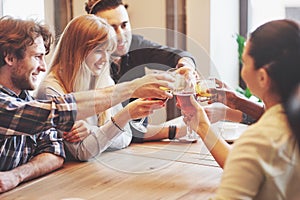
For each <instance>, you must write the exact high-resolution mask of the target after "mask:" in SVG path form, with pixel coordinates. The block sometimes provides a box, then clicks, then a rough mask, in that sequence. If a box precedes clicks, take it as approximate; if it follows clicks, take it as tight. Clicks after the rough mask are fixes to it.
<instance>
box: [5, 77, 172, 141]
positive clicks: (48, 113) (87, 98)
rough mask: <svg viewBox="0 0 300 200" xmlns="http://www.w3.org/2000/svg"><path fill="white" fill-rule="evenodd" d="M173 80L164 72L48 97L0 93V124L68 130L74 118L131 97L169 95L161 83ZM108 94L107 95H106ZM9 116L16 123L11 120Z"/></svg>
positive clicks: (29, 130) (11, 128)
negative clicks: (45, 98)
mask: <svg viewBox="0 0 300 200" xmlns="http://www.w3.org/2000/svg"><path fill="white" fill-rule="evenodd" d="M173 81H174V79H173V78H172V77H171V76H170V75H167V74H155V75H147V76H144V77H142V78H138V79H135V80H132V81H128V82H124V83H120V84H117V85H116V86H111V87H106V88H103V89H96V90H92V91H84V92H77V93H73V94H68V95H64V96H55V97H52V98H51V99H50V100H44V101H37V100H32V101H29V102H26V101H22V100H20V99H17V98H15V97H11V96H9V95H6V94H4V93H1V94H0V102H1V104H0V119H1V120H0V127H2V128H5V129H8V131H6V130H5V131H3V132H2V133H4V134H6V135H14V134H25V133H26V134H31V135H32V134H36V133H38V132H42V131H45V130H47V129H49V128H51V127H53V126H54V127H56V128H57V129H59V130H62V131H69V130H70V129H71V127H72V126H73V124H74V121H75V120H80V119H84V118H87V117H89V116H92V115H95V114H97V113H101V112H103V111H104V110H107V109H108V108H110V107H111V106H113V105H116V104H118V103H120V102H122V101H124V100H126V99H128V98H130V97H143V98H146V97H149V98H161V99H165V98H171V97H172V95H171V94H170V93H168V92H167V91H164V90H161V89H160V86H164V87H167V88H172V87H173V86H172V83H173ZM108 97H109V98H108ZM12 119H14V120H16V121H18V123H11V122H12Z"/></svg>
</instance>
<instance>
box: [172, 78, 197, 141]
mask: <svg viewBox="0 0 300 200" xmlns="http://www.w3.org/2000/svg"><path fill="white" fill-rule="evenodd" d="M175 79H176V81H175V89H174V91H173V95H174V96H175V98H176V101H177V104H178V106H179V108H180V109H181V110H185V111H191V112H195V110H194V107H193V105H192V103H191V100H190V97H191V96H195V95H196V90H195V81H193V80H187V79H186V77H185V76H184V75H182V74H179V73H177V74H176V75H175ZM179 140H180V141H186V142H196V141H197V140H198V135H196V134H195V133H194V132H193V131H192V130H191V128H190V127H189V126H187V134H186V135H185V136H184V137H181V138H179Z"/></svg>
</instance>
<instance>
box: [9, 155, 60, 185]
mask: <svg viewBox="0 0 300 200" xmlns="http://www.w3.org/2000/svg"><path fill="white" fill-rule="evenodd" d="M63 162H64V159H63V158H62V157H59V156H56V155H54V154H51V153H41V154H39V155H37V156H35V157H34V158H32V159H31V160H30V161H29V162H28V163H26V164H24V165H21V166H19V167H17V168H15V169H13V170H12V173H13V174H14V175H15V176H16V178H18V180H19V183H22V182H24V181H28V180H31V179H34V178H37V177H40V176H42V175H45V174H47V173H50V172H52V171H54V170H56V169H58V168H60V167H61V166H62V165H63Z"/></svg>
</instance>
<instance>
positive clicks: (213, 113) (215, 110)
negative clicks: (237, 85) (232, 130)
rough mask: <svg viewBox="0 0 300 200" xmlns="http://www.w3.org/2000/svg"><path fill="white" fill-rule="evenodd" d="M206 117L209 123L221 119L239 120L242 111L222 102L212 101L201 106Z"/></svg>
mask: <svg viewBox="0 0 300 200" xmlns="http://www.w3.org/2000/svg"><path fill="white" fill-rule="evenodd" d="M203 108H204V110H205V112H206V114H207V116H208V119H209V121H210V122H211V123H215V122H218V121H221V120H226V121H232V122H241V121H242V118H243V113H242V112H241V111H239V110H234V109H231V108H229V107H228V106H226V105H224V104H222V103H212V104H209V105H206V106H203Z"/></svg>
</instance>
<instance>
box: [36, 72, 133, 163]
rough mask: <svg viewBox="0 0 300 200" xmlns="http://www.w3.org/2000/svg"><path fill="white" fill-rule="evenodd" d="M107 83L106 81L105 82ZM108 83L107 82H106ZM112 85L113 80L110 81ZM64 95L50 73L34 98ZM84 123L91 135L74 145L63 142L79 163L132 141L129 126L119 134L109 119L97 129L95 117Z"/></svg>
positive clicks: (113, 111) (119, 107)
mask: <svg viewBox="0 0 300 200" xmlns="http://www.w3.org/2000/svg"><path fill="white" fill-rule="evenodd" d="M106 81H107V80H106ZM108 81H109V80H108ZM110 81H111V82H112V84H114V83H113V80H112V79H110ZM61 94H64V89H63V88H62V86H61V84H60V82H59V81H58V80H57V79H56V78H55V76H54V75H53V73H50V74H48V75H47V76H46V78H45V79H44V80H43V81H42V82H41V84H40V85H39V88H38V91H37V94H36V98H38V99H46V98H49V95H50V96H51V95H61ZM122 108H123V107H122V105H121V104H118V105H116V106H114V107H112V108H110V109H109V114H110V115H109V116H114V115H115V114H116V113H118V112H119V111H120V110H121V109H122ZM85 121H87V122H88V124H89V125H90V128H91V129H92V133H91V134H89V135H88V136H87V137H86V138H84V140H82V141H80V142H76V143H71V142H67V141H64V144H65V147H66V149H67V150H68V152H70V153H71V155H72V156H73V157H74V158H75V159H77V160H81V161H86V160H88V159H91V158H93V157H95V156H98V155H100V154H101V153H102V152H104V151H105V150H107V149H122V148H125V147H127V146H128V145H129V144H130V142H131V139H132V132H131V129H130V126H129V125H128V124H127V125H126V126H125V128H124V130H125V131H124V132H121V131H120V130H119V129H118V128H117V127H116V126H115V125H114V124H113V123H112V122H111V121H110V120H109V119H108V120H107V122H106V123H105V124H104V125H102V126H100V127H98V126H97V124H98V119H97V116H92V117H89V118H87V119H85Z"/></svg>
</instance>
